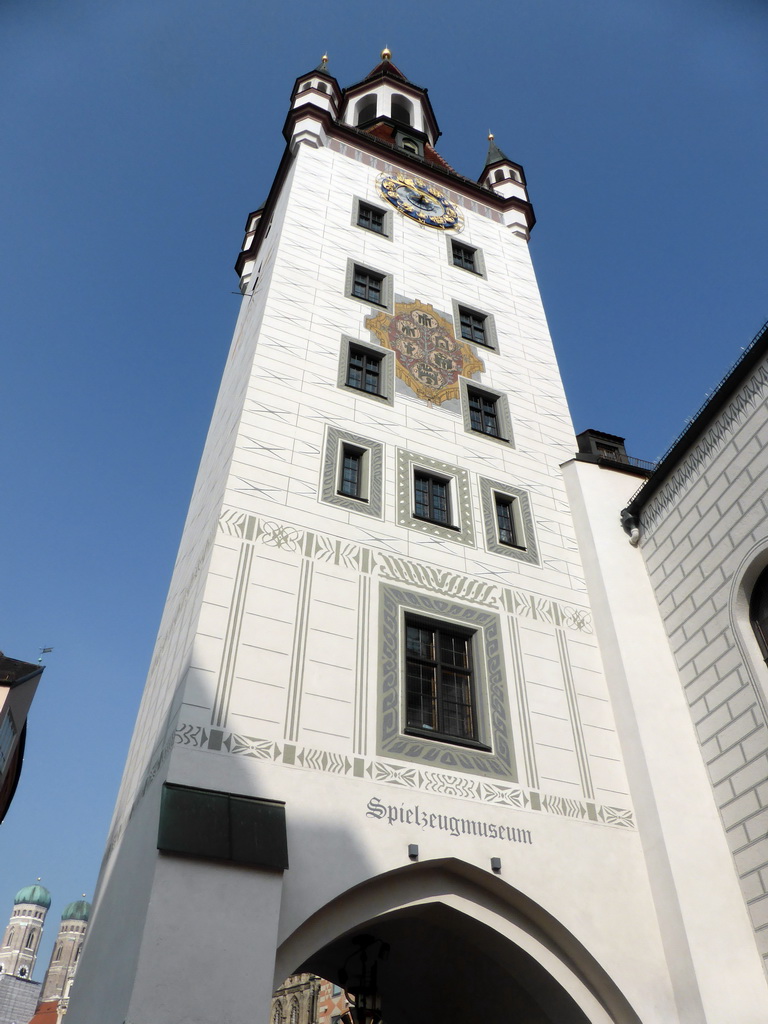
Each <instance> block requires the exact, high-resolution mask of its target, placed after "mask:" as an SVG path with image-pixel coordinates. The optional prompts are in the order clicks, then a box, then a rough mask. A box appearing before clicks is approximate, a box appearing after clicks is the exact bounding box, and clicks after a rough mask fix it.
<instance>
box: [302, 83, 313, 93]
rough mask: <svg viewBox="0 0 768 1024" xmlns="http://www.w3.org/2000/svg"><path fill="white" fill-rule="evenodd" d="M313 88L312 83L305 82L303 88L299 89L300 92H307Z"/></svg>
mask: <svg viewBox="0 0 768 1024" xmlns="http://www.w3.org/2000/svg"><path fill="white" fill-rule="evenodd" d="M311 88H312V83H311V82H303V83H302V86H301V88H300V89H299V92H306V91H307V89H311Z"/></svg>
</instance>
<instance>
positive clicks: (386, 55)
mask: <svg viewBox="0 0 768 1024" xmlns="http://www.w3.org/2000/svg"><path fill="white" fill-rule="evenodd" d="M381 59H382V60H392V51H391V50H390V49H389V47H388V46H385V47H384V49H383V50H382V51H381Z"/></svg>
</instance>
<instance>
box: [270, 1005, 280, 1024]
mask: <svg viewBox="0 0 768 1024" xmlns="http://www.w3.org/2000/svg"><path fill="white" fill-rule="evenodd" d="M272 1024H283V1008H282V1006H281V1005H280V1003H276V1004H275V1009H274V1011H273V1013H272Z"/></svg>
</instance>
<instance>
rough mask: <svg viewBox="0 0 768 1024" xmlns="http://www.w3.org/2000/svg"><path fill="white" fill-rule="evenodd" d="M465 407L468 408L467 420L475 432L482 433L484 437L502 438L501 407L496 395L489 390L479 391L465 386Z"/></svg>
mask: <svg viewBox="0 0 768 1024" xmlns="http://www.w3.org/2000/svg"><path fill="white" fill-rule="evenodd" d="M467 408H468V410H469V422H470V426H471V428H472V430H473V431H474V432H475V433H476V434H484V435H485V436H486V437H496V438H502V437H503V435H502V432H501V431H502V420H503V416H502V415H501V409H500V407H499V397H498V395H494V394H492V393H491V392H490V391H480V390H479V389H478V388H473V387H468V388H467Z"/></svg>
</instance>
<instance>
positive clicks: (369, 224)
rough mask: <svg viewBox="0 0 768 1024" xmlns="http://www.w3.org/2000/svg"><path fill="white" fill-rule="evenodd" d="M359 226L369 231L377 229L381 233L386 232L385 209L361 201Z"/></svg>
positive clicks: (358, 209) (358, 216)
mask: <svg viewBox="0 0 768 1024" xmlns="http://www.w3.org/2000/svg"><path fill="white" fill-rule="evenodd" d="M357 224H358V227H361V228H365V229H366V230H367V231H375V232H376V233H377V234H379V235H383V234H384V211H383V210H379V209H378V208H377V207H375V206H369V205H368V204H367V203H359V204H358V208H357Z"/></svg>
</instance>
